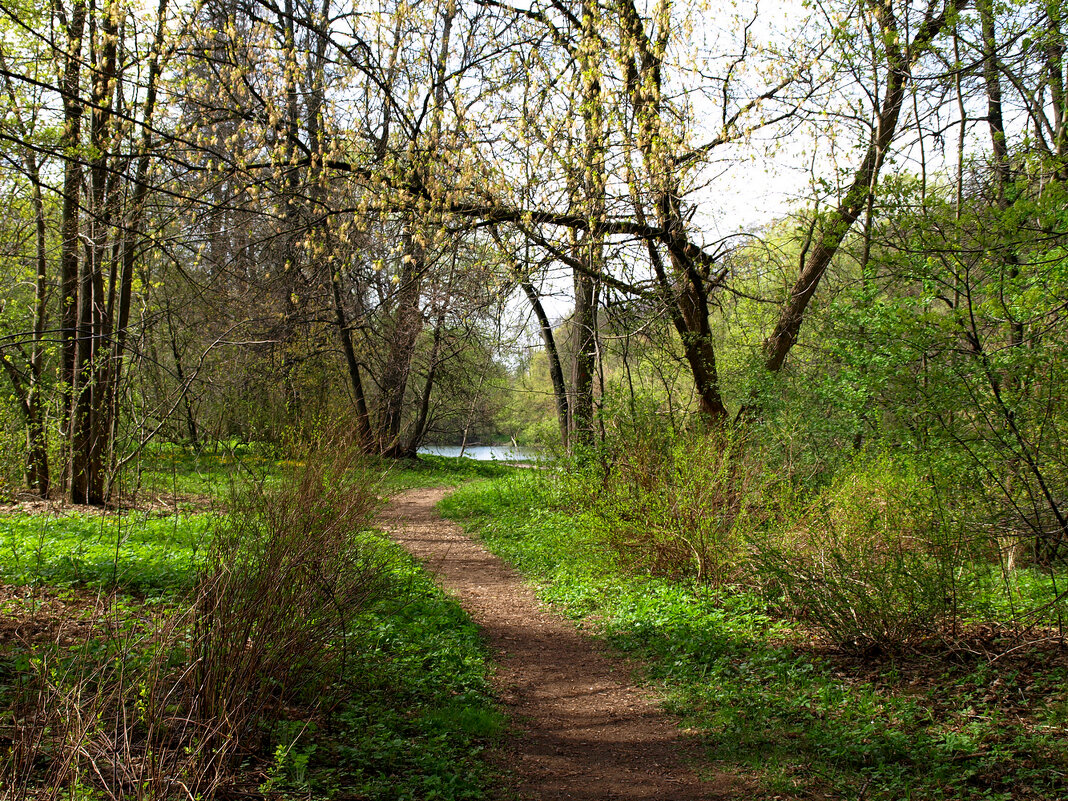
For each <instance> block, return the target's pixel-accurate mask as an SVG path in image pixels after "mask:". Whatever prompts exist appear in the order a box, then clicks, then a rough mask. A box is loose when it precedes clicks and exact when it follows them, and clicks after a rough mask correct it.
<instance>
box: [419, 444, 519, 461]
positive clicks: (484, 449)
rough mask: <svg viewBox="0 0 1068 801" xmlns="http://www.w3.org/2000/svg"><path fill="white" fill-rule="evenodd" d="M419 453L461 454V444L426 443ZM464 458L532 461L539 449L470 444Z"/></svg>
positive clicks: (464, 451)
mask: <svg viewBox="0 0 1068 801" xmlns="http://www.w3.org/2000/svg"><path fill="white" fill-rule="evenodd" d="M419 453H426V454H430V455H431V456H460V455H461V454H460V446H459V445H424V446H423V447H421V448H420V449H419ZM462 455H463V456H464V458H467V459H475V460H476V461H479V462H532V461H534V460H535V459H537V458H538V456H539V454H538V453H537V451H533V450H530V449H529V448H516V447H513V446H512V445H468V446H467V447H466V448H464V449H463V454H462Z"/></svg>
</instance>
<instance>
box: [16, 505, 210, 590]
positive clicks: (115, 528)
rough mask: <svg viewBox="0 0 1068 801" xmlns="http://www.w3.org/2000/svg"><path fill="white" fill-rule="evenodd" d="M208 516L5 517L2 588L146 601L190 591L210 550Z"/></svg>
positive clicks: (145, 514)
mask: <svg viewBox="0 0 1068 801" xmlns="http://www.w3.org/2000/svg"><path fill="white" fill-rule="evenodd" d="M211 523H212V517H211V516H210V515H208V514H181V513H179V514H172V515H166V516H160V515H154V514H147V513H143V512H125V513H115V514H80V513H72V514H59V515H53V514H47V513H46V514H15V515H9V516H5V517H3V518H0V581H2V582H5V583H7V584H17V585H30V586H37V585H42V584H46V585H49V586H52V587H71V586H79V587H88V588H92V589H103V590H117V591H122V592H126V593H135V594H138V595H144V596H152V595H156V596H162V595H168V594H173V593H175V592H178V591H181V590H186V589H189V588H190V587H191V586H192V585H193V583H194V582H195V581H196V576H197V572H198V570H199V569H200V567H201V566H202V565H203V563H204V557H205V554H206V553H207V549H208V537H209V530H210V527H211Z"/></svg>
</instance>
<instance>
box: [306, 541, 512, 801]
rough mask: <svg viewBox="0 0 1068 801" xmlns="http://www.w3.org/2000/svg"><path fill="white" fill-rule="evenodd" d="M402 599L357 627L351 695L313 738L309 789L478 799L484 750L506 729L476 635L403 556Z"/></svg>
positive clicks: (398, 577) (488, 776)
mask: <svg viewBox="0 0 1068 801" xmlns="http://www.w3.org/2000/svg"><path fill="white" fill-rule="evenodd" d="M393 579H394V582H395V584H396V586H398V587H400V588H401V592H400V593H399V594H398V595H397V596H396V597H394V598H392V599H390V600H387V601H384V602H382V603H380V604H378V605H377V606H376V607H375V608H373V609H371V610H370V611H368V612H367V613H365V614H363V615H362V616H361V619H360V620H358V621H356V626H357V629H358V631H359V642H360V645H361V648H360V649H359V652H358V653H357V654H356V655H355V658H354V662H353V664H352V665H351V666H350V668H349V670H348V672H347V675H348V676H349V680H350V681H351V682H352V689H353V690H354V693H353V694H352V696H351V698H350V699H349V700H347V701H346V702H345V703H344V705H343V706H342V707H341V708H340V709H339V710H338V711H337V712H336V713H335V714H334V715H333V716H332V720H331V722H330V724H329V726H328V727H327V728H326V729H324V731H323V732H321V734H320V735H318V736H317V737H315V738H312V739H311V740H310V743H312V744H314V746H315V751H314V757H313V758H312V760H311V761H310V763H309V782H308V789H310V790H311V791H312V792H313V794H322V795H330V794H331V793H332V792H333V791H336V790H338V789H339V788H341V787H344V788H345V789H346V791H347V792H349V793H351V792H355V793H356V797H358V798H365V797H366V798H369V799H381V800H382V801H387V800H388V799H398V800H400V801H403V800H405V799H413V801H414V799H426V800H427V801H430V800H431V799H457V801H459V800H460V799H471V800H472V801H474V800H475V799H480V798H484V797H485V796H486V793H487V787H488V785H489V783H490V782H491V781H492V779H493V773H492V771H491V770H490V769H489V768H488V767H487V765H486V763H485V761H484V759H483V758H482V757H483V752H484V750H485V748H486V747H487V746H488V745H489V744H490V743H492V742H493V741H494V740H495V739H496V738H497V737H499V735H500V734H501V733H502V732H503V730H504V726H505V723H504V718H503V716H502V715H501V713H500V712H499V711H498V709H497V707H496V705H495V702H494V701H493V699H492V695H491V692H490V688H489V684H488V680H487V673H488V668H487V663H486V656H485V652H484V649H483V646H482V643H481V641H480V639H479V636H478V631H477V629H476V628H475V626H474V624H472V623H471V621H470V620H469V619H468V617H467V615H466V614H465V613H464V612H463V610H462V609H460V607H459V605H458V604H457V603H456V602H455V601H454V600H452V599H451V598H448V597H447V596H445V594H444V593H442V591H441V590H440V589H438V588H437V587H436V586H435V585H434V583H433V582H432V581H431V579H430V578H429V577H428V576H427V575H426V574H425V573H423V571H422V570H421V569H420V568H419V567H418V566H417V565H416V564H415V563H414V561H413V560H411V559H410V558H408V557H406V556H405V557H402V558H399V559H398V561H397V562H396V563H395V567H394V577H393Z"/></svg>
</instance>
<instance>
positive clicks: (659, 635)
mask: <svg viewBox="0 0 1068 801" xmlns="http://www.w3.org/2000/svg"><path fill="white" fill-rule="evenodd" d="M442 508H443V511H444V512H445V514H446V515H447V516H449V517H451V518H453V519H456V520H458V521H460V522H462V523H463V524H464V525H465V526H466V527H467V528H468V529H470V530H472V531H475V532H477V533H478V534H479V536H481V537H482V539H483V541H484V542H485V543H486V544H487V546H488V547H489V548H490V549H491V550H493V551H494V552H496V553H498V554H499V555H501V556H502V557H503V558H505V559H507V560H509V561H511V562H512V563H513V564H515V565H517V566H518V567H519V569H520V570H522V571H523V572H524V573H525V574H526V575H527V576H528V577H529V578H530V579H532V580H533V581H535V582H536V583H537V584H538V585H539V586H540V591H541V594H542V596H543V597H544V598H545V599H547V600H549V601H551V602H554V603H556V604H559V605H560V607H561V608H562V609H563V610H564V611H566V612H567V613H568V614H570V615H572V616H573V617H575V618H577V619H580V620H583V621H586V625H590V626H594V627H595V628H596V629H597V630H598V631H599V632H601V633H602V634H603V636H604V637H606V638H607V639H608V640H609V641H610V642H611V643H612V644H614V645H615V646H617V647H618V648H620V649H621V650H623V651H626V652H629V653H634V654H637V655H640V656H642V657H644V658H646V659H647V660H649V666H650V667H649V674H648V675H649V679H650V681H652V682H654V683H656V684H659V685H662V686H663V687H664V688H665V690H666V692H667V697H668V704H669V707H670V709H671V710H672V711H673V712H675V713H676V714H678V715H679V716H680V717H681V718H682V719H683V721H684V724H685V725H687V726H689V727H692V728H693V729H695V730H696V731H698V732H700V733H701V736H702V738H703V741H704V743H705V744H706V746H707V753H708V757H709V759H710V761H711V762H712V763H714V764H716V765H717V766H719V767H723V768H726V769H728V770H736V771H740V772H741V773H742V774H743V775H746V776H749V777H751V778H752V779H753V780H754V781H756V782H757V783H758V784H759V785H762V787H763V790H764V791H765V792H767V793H770V794H772V795H775V794H779V795H784V796H787V797H789V796H810V795H811V794H813V793H816V794H822V793H830V794H832V797H842V798H858V797H861V796H862V797H864V798H865V799H870V800H871V801H876V799H884V800H885V801H891V800H892V799H938V798H946V799H949V798H953V799H981V798H982V799H1049V800H1050V801H1052V800H1053V799H1060V798H1064V797H1068V779H1066V776H1068V713H1066V710H1068V704H1066V702H1065V694H1064V687H1065V686H1068V684H1066V682H1068V671H1066V670H1065V668H1064V667H1063V660H1061V662H1059V663H1058V662H1057V661H1051V662H1049V663H1043V662H1042V661H1041V658H1038V659H1030V660H1017V661H1013V660H1011V659H1007V660H1005V661H1004V662H997V663H990V662H989V661H987V660H985V659H982V658H978V657H976V656H974V655H969V654H967V653H960V654H957V655H956V656H955V658H952V659H947V658H944V657H941V656H938V655H932V656H928V657H916V658H914V659H912V660H911V661H909V660H899V661H897V662H893V661H884V662H880V663H874V664H871V663H865V662H863V661H862V660H859V659H852V660H850V659H845V658H841V657H832V655H821V654H820V652H819V650H818V649H815V648H813V647H811V646H810V645H808V639H807V635H806V632H804V631H802V630H801V629H799V628H797V627H794V626H792V625H790V624H787V623H784V622H782V621H780V620H777V619H775V618H774V617H773V616H772V615H771V614H770V611H769V610H768V609H767V608H766V605H765V603H764V602H763V601H762V600H761V599H760V598H758V597H757V596H755V595H754V594H752V593H751V592H747V591H745V590H744V589H741V588H735V589H733V590H731V591H724V592H719V591H714V590H711V589H709V588H707V587H702V586H694V585H692V584H686V583H680V582H673V581H669V580H665V579H660V578H654V577H650V576H641V575H629V574H626V573H624V572H623V571H622V570H621V569H620V568H619V566H618V565H617V564H615V563H614V561H613V559H612V557H611V556H609V555H608V554H607V550H606V549H604V548H601V547H599V543H600V541H601V537H602V536H603V533H604V532H603V526H604V525H605V524H604V521H602V520H600V519H599V518H597V517H596V515H595V514H593V513H592V512H590V511H581V510H576V509H575V508H574V507H573V505H572V504H571V503H569V501H568V498H567V496H566V494H565V493H564V491H563V490H562V489H561V488H560V486H559V485H558V484H557V483H556V482H555V481H554V480H553V479H552V478H551V477H550V476H545V475H541V474H534V473H523V474H521V473H517V474H514V475H512V476H510V477H506V478H503V479H499V480H496V481H482V482H479V483H475V484H470V485H468V486H465V487H463V488H461V489H460V490H458V491H457V492H456V493H455V494H453V495H452V496H451V497H449V498H447V499H446V500H445V501H444V502H443V504H442Z"/></svg>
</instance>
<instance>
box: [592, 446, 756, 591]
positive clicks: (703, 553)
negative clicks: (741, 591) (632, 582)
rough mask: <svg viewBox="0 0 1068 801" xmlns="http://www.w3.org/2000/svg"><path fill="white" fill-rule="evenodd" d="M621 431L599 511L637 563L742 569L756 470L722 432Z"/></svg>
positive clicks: (669, 568)
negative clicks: (643, 432)
mask: <svg viewBox="0 0 1068 801" xmlns="http://www.w3.org/2000/svg"><path fill="white" fill-rule="evenodd" d="M640 432H641V429H634V432H633V433H632V434H626V433H623V432H621V433H620V435H619V439H618V440H617V441H616V442H614V443H611V444H610V446H609V448H608V449H607V450H606V462H605V464H606V467H605V468H604V472H603V474H602V475H601V480H600V486H599V487H597V488H596V489H595V490H594V491H593V493H592V494H593V497H594V499H595V503H596V508H597V511H598V512H599V513H600V514H601V515H602V516H603V517H604V518H605V520H606V522H607V523H608V526H607V528H608V530H609V532H610V533H609V535H608V544H609V545H610V546H611V547H612V548H613V549H614V550H615V551H616V552H617V553H618V554H619V555H620V557H621V559H622V560H623V562H624V564H627V565H629V566H630V567H631V568H632V569H634V570H639V571H649V572H652V573H655V574H660V575H674V576H681V575H689V576H692V577H693V578H695V579H696V580H698V581H705V582H709V583H713V584H724V583H729V582H732V581H736V580H738V579H739V578H741V577H742V576H743V574H744V568H745V566H744V561H745V535H744V533H745V532H746V531H747V530H748V529H749V527H751V526H752V525H754V520H753V516H754V515H757V508H756V506H754V500H755V498H756V495H757V489H758V480H757V478H758V475H759V474H758V472H757V471H756V470H755V469H754V466H753V465H752V464H751V463H750V460H749V455H748V454H747V452H746V448H745V446H744V443H742V442H741V441H740V440H735V439H732V437H731V436H729V435H724V434H700V433H689V434H685V435H677V436H676V435H670V434H666V433H663V432H660V433H655V432H654V433H653V434H651V435H649V436H644V435H642V434H641V433H640Z"/></svg>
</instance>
